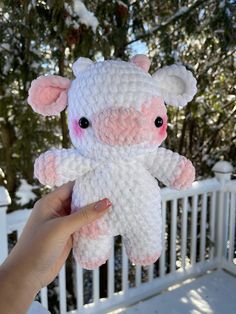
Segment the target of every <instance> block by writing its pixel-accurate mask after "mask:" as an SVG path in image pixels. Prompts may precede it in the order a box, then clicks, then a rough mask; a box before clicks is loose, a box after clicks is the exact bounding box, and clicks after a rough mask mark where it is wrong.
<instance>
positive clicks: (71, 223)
mask: <svg viewBox="0 0 236 314" xmlns="http://www.w3.org/2000/svg"><path fill="white" fill-rule="evenodd" d="M111 205H112V203H111V202H110V200H109V199H108V198H104V199H102V200H100V201H98V202H96V203H92V204H89V205H87V206H85V207H82V208H80V209H79V211H78V212H75V213H73V214H71V215H68V216H66V217H63V218H62V220H63V224H64V226H65V228H66V229H67V231H68V233H70V234H72V233H74V232H75V231H78V230H79V229H80V228H81V227H83V226H84V225H87V224H89V223H91V222H93V221H95V220H96V219H98V218H100V217H102V216H103V215H104V214H105V213H106V212H108V209H109V208H110V207H111Z"/></svg>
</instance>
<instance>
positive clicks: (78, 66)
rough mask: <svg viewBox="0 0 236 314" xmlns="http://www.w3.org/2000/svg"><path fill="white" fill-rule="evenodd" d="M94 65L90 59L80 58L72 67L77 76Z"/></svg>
mask: <svg viewBox="0 0 236 314" xmlns="http://www.w3.org/2000/svg"><path fill="white" fill-rule="evenodd" d="M91 64H93V61H92V60H91V59H89V58H84V57H80V58H79V59H78V60H76V61H75V62H74V63H73V65H72V70H73V73H74V75H75V76H77V75H78V74H79V73H81V72H83V71H84V70H85V69H86V68H87V67H88V66H90V65H91Z"/></svg>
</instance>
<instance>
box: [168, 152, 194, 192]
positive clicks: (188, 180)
mask: <svg viewBox="0 0 236 314" xmlns="http://www.w3.org/2000/svg"><path fill="white" fill-rule="evenodd" d="M178 167H179V173H180V174H179V175H177V176H176V177H175V178H174V179H173V180H172V183H171V187H173V188H175V189H177V190H180V189H186V188H188V187H190V186H191V185H192V183H193V181H194V180H195V168H194V166H193V164H192V163H191V161H190V160H188V159H187V158H185V157H183V159H182V160H181V161H180V163H179V165H178Z"/></svg>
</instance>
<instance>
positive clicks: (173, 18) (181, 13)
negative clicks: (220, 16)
mask: <svg viewBox="0 0 236 314" xmlns="http://www.w3.org/2000/svg"><path fill="white" fill-rule="evenodd" d="M204 2H207V0H198V1H196V2H195V3H194V4H193V5H192V6H191V7H188V8H186V9H185V10H182V11H177V12H176V13H175V14H174V15H172V16H171V17H169V18H168V19H167V20H166V21H164V22H163V23H161V24H159V25H157V26H156V27H154V28H152V29H150V30H149V31H147V32H146V33H142V34H137V36H136V37H135V39H133V40H131V41H129V42H127V43H126V44H125V46H128V45H130V44H132V43H134V42H136V41H138V40H140V39H143V38H146V37H149V36H151V35H153V34H154V33H156V32H157V31H159V30H160V29H162V28H165V27H167V26H168V25H170V24H171V23H174V22H176V21H178V20H179V19H180V18H182V17H184V16H187V15H188V14H189V13H190V12H192V11H193V10H195V9H196V8H197V7H199V6H200V5H202V4H203V3H204Z"/></svg>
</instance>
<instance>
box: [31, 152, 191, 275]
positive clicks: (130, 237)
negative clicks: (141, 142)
mask: <svg viewBox="0 0 236 314" xmlns="http://www.w3.org/2000/svg"><path fill="white" fill-rule="evenodd" d="M183 161H186V158H185V157H183V156H181V155H179V154H177V153H174V152H172V151H170V150H167V149H165V148H157V149H156V150H155V151H154V152H152V153H148V154H145V155H141V156H138V157H137V158H135V159H126V160H125V159H122V158H117V159H114V160H113V161H100V162H94V161H91V160H90V159H87V158H85V157H83V156H81V155H80V154H79V152H78V151H77V150H76V149H60V150H59V149H52V150H50V151H47V152H46V153H43V154H41V155H40V156H39V158H38V159H37V160H36V162H35V175H36V177H37V178H38V179H39V180H40V182H41V183H42V184H50V185H56V186H60V185H62V184H64V183H66V182H68V181H73V180H75V185H74V189H73V194H72V211H78V210H80V208H81V207H83V206H86V205H87V204H89V203H92V202H96V201H98V200H100V199H103V198H105V197H107V198H109V200H110V201H111V202H112V209H111V210H110V211H109V212H108V213H107V214H105V215H104V216H103V217H102V218H100V219H99V220H98V221H96V222H95V223H93V224H90V225H87V226H85V227H83V228H82V229H81V230H80V231H78V232H75V233H74V236H73V239H74V244H73V251H74V255H75V258H76V260H77V261H78V263H79V264H80V265H81V266H83V267H84V268H87V269H93V268H96V267H98V266H99V265H101V264H103V263H105V262H106V260H107V259H108V258H109V256H110V251H111V246H112V237H113V236H116V235H122V236H123V239H124V243H125V247H126V252H127V254H128V256H129V258H130V259H131V261H132V262H134V263H136V264H141V265H147V264H151V263H152V262H154V261H155V260H156V259H157V258H158V257H159V256H160V253H161V249H162V241H161V239H162V234H161V230H162V217H161V197H160V189H159V186H158V183H157V181H156V180H155V178H158V179H159V180H161V181H162V182H163V183H165V184H166V185H168V186H171V184H172V182H173V181H174V179H175V178H176V177H178V176H179V175H180V174H181V171H182V168H181V167H182V166H181V165H182V162H183ZM52 173H55V176H54V177H52Z"/></svg>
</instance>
